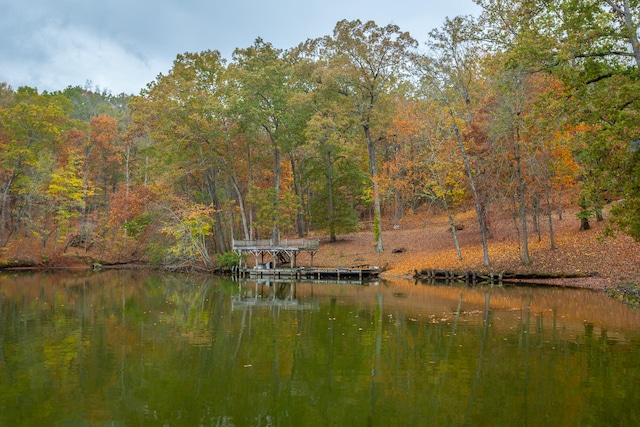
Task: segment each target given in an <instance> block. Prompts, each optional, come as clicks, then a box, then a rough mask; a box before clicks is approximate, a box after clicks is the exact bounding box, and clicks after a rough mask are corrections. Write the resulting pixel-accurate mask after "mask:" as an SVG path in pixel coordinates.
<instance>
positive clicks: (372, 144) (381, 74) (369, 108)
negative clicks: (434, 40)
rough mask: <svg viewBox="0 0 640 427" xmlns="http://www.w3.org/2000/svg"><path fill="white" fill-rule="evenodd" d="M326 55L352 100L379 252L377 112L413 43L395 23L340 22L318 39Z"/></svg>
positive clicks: (383, 122)
mask: <svg viewBox="0 0 640 427" xmlns="http://www.w3.org/2000/svg"><path fill="white" fill-rule="evenodd" d="M323 45H324V49H325V56H326V58H327V60H329V61H330V63H331V66H332V67H335V69H336V70H337V71H338V72H339V73H340V75H341V79H342V82H343V85H344V86H343V90H344V91H345V92H346V93H347V94H348V95H349V97H350V99H351V100H352V105H353V110H354V111H355V114H356V115H357V117H358V119H359V121H360V126H361V128H362V132H363V134H364V138H365V141H366V145H367V152H368V159H369V172H370V175H371V186H372V196H373V209H374V219H373V222H374V225H373V227H374V240H375V243H376V247H375V249H376V251H377V252H382V251H383V250H384V246H383V243H382V213H381V200H380V199H381V196H380V191H379V182H378V168H377V163H376V148H377V145H378V143H379V142H380V141H381V140H383V139H384V136H385V134H386V128H387V126H388V121H387V119H388V116H386V115H384V114H382V113H383V112H384V110H385V105H387V103H388V98H387V96H388V94H389V93H390V90H391V89H392V88H393V87H394V86H395V85H396V84H397V82H398V80H399V79H400V78H401V77H402V75H403V73H404V72H405V71H406V70H407V67H408V59H409V54H410V53H412V50H413V49H414V48H415V47H416V46H417V42H416V41H415V40H414V39H413V38H412V37H411V36H410V35H409V33H407V32H401V31H400V28H399V27H398V26H396V25H387V26H385V27H379V26H377V25H376V24H375V22H373V21H369V22H365V23H363V22H361V21H360V20H355V21H346V20H343V21H340V22H338V24H337V25H336V27H335V29H334V30H333V36H327V37H325V38H324V39H323Z"/></svg>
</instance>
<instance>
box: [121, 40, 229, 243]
mask: <svg viewBox="0 0 640 427" xmlns="http://www.w3.org/2000/svg"><path fill="white" fill-rule="evenodd" d="M224 79H225V64H224V60H223V59H222V58H221V57H220V53H219V52H217V51H204V52H201V53H185V54H181V55H178V56H177V57H176V60H175V61H174V63H173V68H172V69H171V71H170V72H169V73H168V74H167V75H166V76H165V75H160V76H158V78H157V79H156V81H155V82H153V83H151V84H150V85H149V86H148V88H147V89H145V90H144V91H143V92H142V94H141V96H140V97H137V98H136V99H135V100H134V101H133V102H132V108H133V111H134V121H135V122H136V126H138V127H139V128H140V129H141V132H149V133H150V135H151V136H152V137H153V139H154V140H155V144H156V145H157V146H158V147H157V148H159V149H158V150H156V151H154V152H155V154H156V155H158V156H160V158H159V159H158V160H159V161H160V162H161V163H162V165H163V168H162V170H161V171H158V172H159V173H162V174H163V175H164V179H165V182H166V183H167V184H168V185H170V186H175V185H180V184H182V186H183V192H184V193H185V194H182V195H180V196H181V197H187V198H189V197H193V198H195V199H196V200H195V201H196V202H198V203H201V204H205V205H208V204H209V203H210V204H211V205H212V209H211V210H210V211H208V212H210V213H211V214H212V215H214V217H215V221H213V227H214V230H215V233H213V237H214V238H215V239H216V240H215V241H216V242H217V249H218V251H220V252H225V251H226V248H227V247H228V243H227V241H226V239H225V234H224V232H223V228H222V225H223V221H222V215H221V209H220V207H221V204H222V202H221V197H220V188H221V187H223V185H222V184H221V183H220V182H219V180H218V169H219V167H220V162H219V158H218V156H219V153H221V152H223V151H224V148H222V147H223V145H224V144H225V141H226V134H225V129H224V115H222V113H223V111H222V95H221V91H222V88H223V86H224ZM131 137H133V135H132V136H131ZM185 185H186V188H184V186H185ZM191 185H193V186H195V187H196V189H198V190H199V191H194V192H191V191H187V188H189V186H191ZM194 190H195V189H194ZM203 195H206V196H204V197H206V198H207V199H208V200H207V202H205V203H203V200H198V199H199V198H200V199H201V198H202V197H203Z"/></svg>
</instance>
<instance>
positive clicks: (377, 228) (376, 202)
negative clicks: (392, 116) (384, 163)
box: [363, 125, 384, 252]
mask: <svg viewBox="0 0 640 427" xmlns="http://www.w3.org/2000/svg"><path fill="white" fill-rule="evenodd" d="M363 127H364V134H365V136H366V138H367V149H368V151H369V170H370V172H371V183H372V190H373V235H374V239H375V242H376V252H383V251H384V247H383V245H382V211H381V209H380V191H379V190H378V169H377V167H376V153H375V145H374V143H373V140H372V139H371V131H370V130H369V127H368V126H366V125H363Z"/></svg>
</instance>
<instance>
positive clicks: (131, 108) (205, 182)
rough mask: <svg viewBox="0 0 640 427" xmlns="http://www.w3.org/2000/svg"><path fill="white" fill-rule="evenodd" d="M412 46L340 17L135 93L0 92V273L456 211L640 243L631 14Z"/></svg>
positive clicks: (519, 18)
mask: <svg viewBox="0 0 640 427" xmlns="http://www.w3.org/2000/svg"><path fill="white" fill-rule="evenodd" d="M476 3H478V4H479V5H480V6H481V7H482V13H481V15H480V16H477V17H473V16H460V17H454V18H450V19H447V20H446V21H445V22H444V23H443V24H442V26H441V27H439V28H437V29H434V30H433V31H432V32H431V33H430V37H429V40H427V41H426V42H425V43H424V44H423V45H420V44H419V43H418V41H417V40H415V39H414V38H412V37H411V35H410V34H409V33H407V32H403V31H402V30H401V29H400V28H399V27H397V26H395V25H392V24H390V25H386V26H379V25H377V24H376V23H374V22H371V21H369V22H363V21H360V20H354V21H347V20H343V21H340V22H338V23H337V24H336V26H335V28H334V29H333V31H332V33H331V34H330V35H327V36H324V37H321V38H318V39H312V40H306V41H301V43H300V44H299V45H297V46H294V47H291V48H288V49H279V48H276V47H274V46H273V45H272V44H271V43H269V42H268V41H265V40H262V39H260V38H258V39H256V40H255V42H254V44H253V45H251V46H249V47H245V48H237V49H236V50H235V52H234V53H233V55H232V58H230V59H228V60H227V59H225V58H223V57H221V54H220V53H219V52H218V51H216V50H214V49H212V50H207V51H203V52H196V53H194V52H185V53H179V54H177V56H176V59H175V61H174V62H173V66H172V68H171V69H170V70H169V71H168V72H167V73H166V74H162V73H161V74H158V76H157V78H156V79H155V80H154V81H152V82H149V83H148V85H147V86H146V88H144V89H143V90H142V91H141V92H140V93H139V94H137V95H134V94H119V95H114V94H112V93H110V92H109V91H108V90H100V89H96V88H92V87H91V85H90V84H89V83H88V84H87V85H86V86H85V87H80V86H76V87H67V88H65V89H62V90H60V91H56V92H42V93H40V92H39V91H38V89H37V88H31V87H19V88H17V89H15V90H14V89H13V88H12V87H11V85H10V82H5V83H0V215H1V216H0V260H2V261H3V262H5V263H6V262H14V261H15V260H20V261H25V260H26V261H30V262H34V263H45V264H46V263H48V262H55V260H56V259H59V258H60V257H61V256H62V255H64V254H65V252H67V251H68V250H69V248H76V249H78V248H79V249H82V250H83V251H84V252H85V253H86V254H87V257H88V258H89V257H90V258H91V259H93V260H98V261H102V260H111V261H118V262H145V263H152V264H158V265H164V266H168V267H171V268H175V269H193V268H204V269H215V268H220V267H221V266H224V265H228V264H230V263H233V262H235V260H234V255H233V253H232V252H231V243H232V240H233V239H274V241H278V239H280V238H285V237H304V236H309V235H314V236H319V235H321V236H326V237H327V239H328V241H335V240H336V239H337V237H338V236H339V235H340V234H343V233H350V232H354V231H358V230H360V231H362V230H367V231H369V232H370V233H371V236H372V238H371V241H372V245H375V250H376V251H378V252H382V251H385V250H389V249H388V248H387V249H385V246H384V235H385V231H386V230H390V229H393V228H394V227H397V226H398V224H399V221H400V220H401V219H402V217H403V216H404V215H405V214H406V213H407V212H425V211H432V210H438V211H439V212H441V213H443V214H445V215H446V217H447V218H448V223H449V226H450V229H451V235H452V238H453V240H454V242H455V245H456V248H457V250H458V254H459V256H460V248H459V244H458V242H457V239H456V232H457V230H458V222H457V215H459V214H460V212H462V211H464V210H469V209H471V210H472V211H473V212H474V214H475V221H477V226H478V230H479V233H480V235H481V241H482V245H483V252H484V258H483V264H484V265H485V266H489V265H490V263H491V260H490V257H489V251H488V246H489V245H490V244H491V238H492V235H491V231H492V220H493V218H494V216H495V215H496V214H497V213H504V212H508V213H509V214H510V215H511V216H512V217H513V220H514V224H516V225H515V227H516V229H517V233H519V237H518V238H519V241H520V242H521V244H520V245H519V247H518V250H519V251H520V252H521V253H520V254H519V255H520V258H521V259H522V262H523V263H524V264H528V263H529V262H530V256H529V250H528V246H527V242H528V241H529V239H530V236H529V233H531V228H532V226H533V227H535V228H540V229H544V230H545V231H544V232H545V233H548V234H549V238H550V240H551V245H552V247H553V221H552V220H551V215H552V213H553V212H558V211H562V209H563V208H564V207H566V206H567V205H575V206H576V207H578V208H579V213H578V220H579V221H576V230H578V227H580V228H582V229H586V228H589V227H590V221H597V220H601V219H602V215H603V209H604V208H605V207H607V209H608V212H610V218H609V230H608V232H609V233H617V232H622V233H625V234H628V235H630V236H631V237H633V239H634V240H636V241H638V240H640V117H639V113H640V42H639V40H638V26H639V25H640V1H638V0H557V1H547V0H477V1H476Z"/></svg>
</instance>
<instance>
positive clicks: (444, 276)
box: [414, 269, 595, 285]
mask: <svg viewBox="0 0 640 427" xmlns="http://www.w3.org/2000/svg"><path fill="white" fill-rule="evenodd" d="M594 274H595V273H590V274H583V275H578V274H568V273H516V272H508V271H499V272H485V271H483V272H477V271H464V272H460V271H454V270H435V269H423V270H421V271H419V272H418V271H417V270H415V275H414V279H418V280H420V279H427V280H445V281H459V282H464V283H467V284H473V285H475V284H495V283H498V284H502V283H524V282H532V281H536V280H548V279H567V278H584V277H593V276H594Z"/></svg>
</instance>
